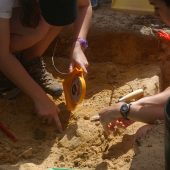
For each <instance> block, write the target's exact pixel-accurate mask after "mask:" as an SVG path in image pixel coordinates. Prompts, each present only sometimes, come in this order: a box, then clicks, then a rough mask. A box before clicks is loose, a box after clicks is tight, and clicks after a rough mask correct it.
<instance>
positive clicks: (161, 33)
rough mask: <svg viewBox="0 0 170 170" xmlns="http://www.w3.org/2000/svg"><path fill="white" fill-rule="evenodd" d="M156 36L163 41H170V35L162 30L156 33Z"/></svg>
mask: <svg viewBox="0 0 170 170" xmlns="http://www.w3.org/2000/svg"><path fill="white" fill-rule="evenodd" d="M157 36H158V37H160V38H162V39H164V40H167V41H170V35H169V34H168V33H166V32H165V31H163V30H160V31H158V32H157Z"/></svg>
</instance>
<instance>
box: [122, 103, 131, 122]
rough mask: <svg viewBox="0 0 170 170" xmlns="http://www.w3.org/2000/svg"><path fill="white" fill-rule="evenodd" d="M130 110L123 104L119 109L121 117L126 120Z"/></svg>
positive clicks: (128, 105)
mask: <svg viewBox="0 0 170 170" xmlns="http://www.w3.org/2000/svg"><path fill="white" fill-rule="evenodd" d="M129 110H130V104H127V103H124V104H123V105H122V106H121V108H120V113H121V114H122V117H123V118H125V119H127V117H128V113H129Z"/></svg>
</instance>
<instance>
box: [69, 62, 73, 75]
mask: <svg viewBox="0 0 170 170" xmlns="http://www.w3.org/2000/svg"><path fill="white" fill-rule="evenodd" d="M72 71H73V64H72V63H71V64H70V66H69V72H70V73H71V72H72Z"/></svg>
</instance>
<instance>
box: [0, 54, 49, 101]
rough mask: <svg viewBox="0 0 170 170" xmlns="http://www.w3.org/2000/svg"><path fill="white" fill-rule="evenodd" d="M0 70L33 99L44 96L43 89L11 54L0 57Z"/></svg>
mask: <svg viewBox="0 0 170 170" xmlns="http://www.w3.org/2000/svg"><path fill="white" fill-rule="evenodd" d="M0 69H1V71H2V72H3V73H4V74H5V75H6V76H7V77H8V78H9V79H10V80H11V81H12V82H13V83H14V84H16V85H17V86H18V87H19V88H20V89H22V90H23V91H24V92H25V93H26V94H27V95H28V96H30V97H31V98H32V99H33V100H38V99H39V98H42V97H45V95H46V94H45V93H44V91H43V90H42V89H41V88H40V86H39V85H38V84H37V83H36V82H35V81H34V80H33V79H32V78H31V77H30V76H29V75H28V73H27V72H26V70H25V69H24V68H23V66H22V65H21V64H20V62H19V61H18V60H17V59H16V58H15V57H14V56H13V55H12V54H9V55H8V56H2V57H0Z"/></svg>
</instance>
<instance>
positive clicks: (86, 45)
mask: <svg viewBox="0 0 170 170" xmlns="http://www.w3.org/2000/svg"><path fill="white" fill-rule="evenodd" d="M77 42H79V43H80V45H81V47H83V49H86V48H87V47H88V42H87V40H85V39H84V38H78V39H77Z"/></svg>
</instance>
